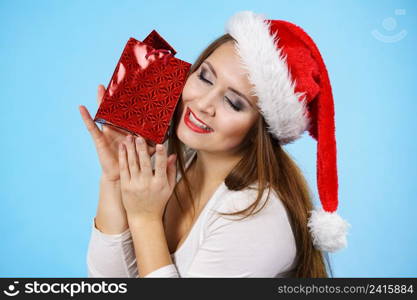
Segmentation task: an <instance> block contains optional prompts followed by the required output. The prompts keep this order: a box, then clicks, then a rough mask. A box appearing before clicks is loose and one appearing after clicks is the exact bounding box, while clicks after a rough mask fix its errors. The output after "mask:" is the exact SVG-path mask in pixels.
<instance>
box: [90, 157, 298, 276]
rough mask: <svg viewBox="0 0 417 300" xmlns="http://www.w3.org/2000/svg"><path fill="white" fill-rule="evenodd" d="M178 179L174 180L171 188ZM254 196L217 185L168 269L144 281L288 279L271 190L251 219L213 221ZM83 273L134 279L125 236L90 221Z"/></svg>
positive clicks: (286, 230)
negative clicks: (161, 278)
mask: <svg viewBox="0 0 417 300" xmlns="http://www.w3.org/2000/svg"><path fill="white" fill-rule="evenodd" d="M195 154H196V151H192V152H191V155H190V156H189V158H188V159H187V162H186V168H188V166H189V164H190V163H191V161H192V159H193V158H194V156H195ZM178 173H179V172H178ZM180 178H181V176H180V175H178V176H177V182H178V180H179V179H180ZM251 187H256V186H255V185H252V186H251ZM267 194H268V190H265V192H264V194H263V197H262V201H261V205H262V204H263V203H264V201H265V200H266V196H267ZM256 196H257V191H256V189H245V190H242V191H231V190H229V189H228V188H227V186H226V185H225V183H224V181H223V182H222V183H221V184H220V186H219V187H218V188H217V190H216V191H215V192H214V194H213V195H212V197H211V198H210V200H209V201H208V202H207V204H206V205H205V207H204V208H203V210H202V212H201V214H200V215H199V216H198V218H197V220H196V222H195V223H194V225H193V227H192V228H191V231H190V232H189V234H188V236H187V238H186V240H185V241H184V243H183V244H182V245H181V246H180V248H179V249H177V251H175V253H172V254H171V258H172V261H173V264H170V265H166V266H163V267H161V268H159V269H157V270H155V271H153V272H151V273H149V274H147V275H146V276H145V277H228V278H229V277H268V278H270V277H287V276H291V271H292V270H293V268H294V266H295V263H296V261H295V260H296V244H295V239H294V235H293V232H292V228H291V226H290V223H289V219H288V215H287V212H286V209H285V207H284V206H283V204H282V202H281V201H280V200H279V198H278V197H277V195H276V193H275V192H274V191H273V190H271V193H270V197H269V200H268V203H267V204H266V205H265V207H264V208H262V210H261V211H260V212H258V213H256V214H255V215H254V216H250V217H247V218H246V219H244V220H237V219H239V218H241V216H219V215H218V214H217V213H216V211H219V212H234V211H238V210H242V209H245V208H246V207H248V206H249V205H250V204H251V203H253V202H254V201H255V199H256ZM259 207H261V206H258V207H257V208H256V210H258V209H259ZM87 268H88V277H138V269H137V264H136V257H135V253H134V248H133V240H132V236H131V232H130V230H129V229H127V230H126V231H124V232H123V233H120V234H105V233H102V232H101V231H99V230H98V229H97V228H96V226H95V218H94V220H93V222H92V231H91V238H90V242H89V245H88V252H87ZM287 272H288V273H287Z"/></svg>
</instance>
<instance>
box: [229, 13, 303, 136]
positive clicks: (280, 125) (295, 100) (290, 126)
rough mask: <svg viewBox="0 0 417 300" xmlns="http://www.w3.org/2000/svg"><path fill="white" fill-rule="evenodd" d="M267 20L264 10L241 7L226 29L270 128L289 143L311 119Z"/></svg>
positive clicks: (275, 134)
mask: <svg viewBox="0 0 417 300" xmlns="http://www.w3.org/2000/svg"><path fill="white" fill-rule="evenodd" d="M265 20H266V19H265V17H264V16H263V15H261V14H255V13H254V12H251V11H242V12H238V13H236V14H235V15H234V16H232V17H231V18H230V19H229V21H228V22H227V24H226V26H225V30H226V32H227V33H229V34H230V35H231V36H232V37H233V38H234V39H235V40H236V41H237V43H235V49H236V51H237V53H238V55H239V56H240V58H241V59H242V62H243V67H244V68H245V69H246V70H247V71H248V76H249V80H250V82H251V83H252V84H253V85H254V90H253V93H254V96H257V97H258V99H259V103H258V107H259V110H260V113H261V114H262V115H263V116H264V118H265V122H266V123H267V124H268V131H269V132H270V133H271V134H272V135H273V136H275V138H277V139H278V140H279V141H280V143H281V144H286V143H289V142H292V141H294V140H296V139H297V138H299V137H300V135H301V134H302V133H303V132H304V131H305V130H306V129H307V128H308V123H309V120H308V117H307V116H306V107H305V102H304V101H303V99H301V97H303V94H304V93H296V92H295V81H293V80H292V79H291V74H290V71H289V69H288V66H287V63H286V57H284V56H283V55H282V53H281V52H282V51H281V49H279V48H278V47H277V46H276V42H275V41H276V40H278V37H277V33H274V34H273V35H271V34H270V32H269V23H268V22H266V21H265ZM299 99H300V101H299Z"/></svg>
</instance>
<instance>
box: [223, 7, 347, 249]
mask: <svg viewBox="0 0 417 300" xmlns="http://www.w3.org/2000/svg"><path fill="white" fill-rule="evenodd" d="M225 29H226V32H227V33H228V34H230V35H231V36H232V37H233V38H234V39H235V40H236V43H235V48H236V51H237V53H238V55H239V56H240V58H241V61H242V67H243V68H245V69H246V70H247V73H248V78H249V80H250V82H251V83H252V84H253V86H254V89H253V94H254V95H255V96H257V97H258V107H259V110H260V112H261V114H262V115H263V117H264V119H265V122H266V123H267V125H268V126H267V127H268V131H269V132H270V134H271V135H272V136H273V137H274V138H275V139H277V140H278V141H279V143H280V144H282V145H285V144H288V143H291V142H293V141H295V140H296V139H298V138H299V137H300V136H301V134H302V133H303V132H304V131H306V130H307V131H308V132H309V134H310V135H311V137H313V138H314V139H315V140H316V141H317V185H318V192H319V196H320V201H321V204H322V207H321V208H318V209H315V210H313V211H311V215H310V217H309V220H308V224H307V226H308V227H309V229H310V232H311V234H312V238H313V244H314V246H315V247H316V248H317V249H319V250H322V251H329V252H334V251H337V250H339V249H341V248H344V247H346V245H347V240H346V235H347V229H348V227H349V226H350V224H349V223H347V222H346V221H345V220H343V219H342V218H341V217H340V216H339V215H338V214H337V213H336V210H337V206H338V193H337V192H338V182H337V166H336V140H335V123H334V104H333V95H332V88H331V85H330V80H329V76H328V74H327V69H326V66H325V64H324V61H323V59H322V57H321V54H320V52H319V49H318V48H317V46H316V44H315V43H314V41H313V40H312V39H311V37H310V36H309V35H308V34H307V33H306V32H304V30H303V29H301V28H300V27H299V26H297V25H294V24H292V23H290V22H287V21H282V20H267V19H266V18H265V17H264V16H263V15H261V14H255V13H253V12H251V11H242V12H238V13H236V14H235V15H234V16H232V17H231V18H230V19H229V21H228V22H227V24H226V26H225Z"/></svg>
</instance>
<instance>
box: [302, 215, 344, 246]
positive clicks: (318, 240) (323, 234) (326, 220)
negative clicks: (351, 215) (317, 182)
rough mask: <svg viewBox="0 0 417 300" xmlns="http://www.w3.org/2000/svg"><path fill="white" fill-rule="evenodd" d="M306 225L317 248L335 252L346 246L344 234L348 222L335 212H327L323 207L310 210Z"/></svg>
mask: <svg viewBox="0 0 417 300" xmlns="http://www.w3.org/2000/svg"><path fill="white" fill-rule="evenodd" d="M307 226H308V227H309V228H310V233H311V235H312V238H313V244H314V246H315V247H316V248H317V249H319V250H322V251H328V252H335V251H337V250H340V249H342V248H345V247H346V246H347V239H346V235H347V230H348V228H349V227H350V224H349V223H348V222H346V221H345V220H343V219H342V218H341V217H340V216H339V215H338V214H337V213H336V212H327V211H325V210H323V208H320V209H318V210H312V211H311V216H310V218H309V220H308V224H307Z"/></svg>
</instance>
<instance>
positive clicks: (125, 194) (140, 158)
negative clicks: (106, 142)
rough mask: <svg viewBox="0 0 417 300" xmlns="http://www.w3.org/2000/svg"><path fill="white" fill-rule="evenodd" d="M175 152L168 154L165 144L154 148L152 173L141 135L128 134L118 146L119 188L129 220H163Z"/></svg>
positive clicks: (174, 182) (171, 183) (173, 182)
mask: <svg viewBox="0 0 417 300" xmlns="http://www.w3.org/2000/svg"><path fill="white" fill-rule="evenodd" d="M175 161H176V155H175V154H171V155H170V156H169V157H167V150H166V149H165V147H164V145H162V144H158V145H157V147H156V160H155V173H153V170H152V164H151V159H150V156H149V154H148V151H147V149H146V143H145V141H144V139H143V138H142V137H138V138H136V139H134V138H133V136H131V135H129V136H127V139H126V140H125V141H124V142H123V143H122V144H121V145H120V147H119V168H120V189H121V191H122V201H123V205H124V207H125V210H126V214H127V218H128V220H129V221H132V220H134V219H141V218H146V219H157V220H162V217H163V214H164V210H165V206H166V204H167V202H168V199H169V198H170V196H171V194H172V192H173V190H174V187H175V184H176V178H175V176H176V164H175Z"/></svg>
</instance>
